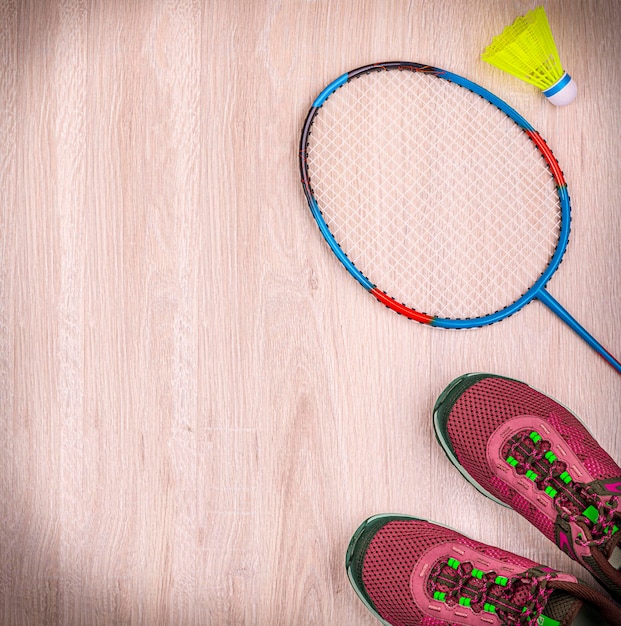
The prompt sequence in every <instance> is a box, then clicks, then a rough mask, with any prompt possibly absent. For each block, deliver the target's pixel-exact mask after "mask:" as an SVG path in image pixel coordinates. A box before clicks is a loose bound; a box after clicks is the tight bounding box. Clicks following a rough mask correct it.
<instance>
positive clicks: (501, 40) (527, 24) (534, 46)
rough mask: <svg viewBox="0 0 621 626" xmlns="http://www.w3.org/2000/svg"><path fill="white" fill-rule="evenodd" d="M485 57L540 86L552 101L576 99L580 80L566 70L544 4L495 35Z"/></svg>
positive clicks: (502, 68)
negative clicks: (577, 80) (572, 76)
mask: <svg viewBox="0 0 621 626" xmlns="http://www.w3.org/2000/svg"><path fill="white" fill-rule="evenodd" d="M481 58H482V59H483V60H484V61H486V62H487V63H490V64H491V65H494V66H496V67H498V68H500V69H501V70H503V71H505V72H508V73H509V74H512V75H513V76H516V77H517V78H519V79H521V80H523V81H525V82H527V83H530V84H531V85H535V86H536V87H539V89H541V90H542V91H543V95H544V96H545V97H546V98H547V99H548V100H549V101H550V102H552V104H555V105H557V106H564V105H566V104H569V103H570V102H572V101H573V99H574V98H575V97H576V93H577V91H578V89H577V86H576V83H575V82H574V80H573V79H572V78H571V76H569V74H568V73H567V72H565V71H564V70H563V67H562V66H561V60H560V58H559V54H558V51H557V49H556V44H555V43H554V38H553V37H552V31H551V30H550V24H549V23H548V18H547V17H546V13H545V11H544V9H543V7H537V8H536V9H533V10H532V11H529V12H528V13H527V14H526V15H523V16H521V17H518V18H517V19H516V20H515V22H513V24H511V25H510V26H507V27H506V28H505V29H504V30H503V31H502V33H500V35H498V36H496V37H494V39H493V40H492V43H490V45H489V46H487V48H486V49H485V51H484V52H483V54H482V55H481Z"/></svg>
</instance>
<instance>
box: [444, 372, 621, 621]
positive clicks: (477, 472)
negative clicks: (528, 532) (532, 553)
mask: <svg viewBox="0 0 621 626" xmlns="http://www.w3.org/2000/svg"><path fill="white" fill-rule="evenodd" d="M433 421H434V428H435V431H436V436H437V438H438V441H439V442H440V445H441V446H442V447H443V448H444V451H445V452H446V454H447V456H448V457H449V459H450V460H451V462H452V463H453V464H454V465H455V466H456V467H457V469H458V470H459V471H460V472H461V473H462V474H463V475H464V477H465V478H466V479H467V480H468V481H469V482H471V483H472V484H473V485H474V486H475V487H476V488H477V489H478V490H479V491H480V492H481V493H483V494H484V495H486V496H488V497H489V498H491V499H492V500H495V501H496V502H498V503H500V504H504V505H505V506H509V507H511V508H513V509H515V510H516V511H517V512H518V513H520V514H521V515H523V516H524V517H525V518H526V519H527V520H529V521H530V522H531V523H532V524H534V525H535V526H536V527H537V528H538V529H539V530H540V531H541V532H542V533H543V534H544V535H545V536H546V537H548V539H550V540H551V541H553V542H554V543H556V545H557V546H558V547H559V548H560V549H561V550H563V552H565V553H567V554H568V555H569V556H570V557H571V558H572V559H574V560H575V561H577V562H578V563H580V564H581V565H583V566H584V567H585V568H586V569H587V570H588V571H589V572H590V573H591V574H592V575H593V576H594V577H595V578H596V579H597V580H598V581H599V582H600V583H601V584H602V585H603V586H604V587H606V589H608V591H609V592H610V593H611V594H612V595H613V596H615V598H616V599H617V600H618V601H619V600H621V571H620V568H621V547H620V546H619V542H620V540H621V532H619V528H621V503H620V501H619V494H621V468H620V467H619V466H618V465H617V464H616V463H615V462H614V461H613V460H612V459H611V458H610V456H609V455H608V454H607V453H606V452H605V451H604V450H602V448H601V447H600V446H599V444H598V443H597V442H596V441H595V439H593V437H592V436H591V434H590V433H589V432H588V431H587V429H586V428H585V427H584V426H583V424H582V423H581V422H580V421H579V420H578V418H577V417H576V416H575V415H574V414H573V413H571V412H570V411H569V410H568V409H566V408H565V407H564V406H562V405H560V404H559V403H558V402H556V401H555V400H553V399H552V398H550V397H548V396H546V395H544V394H543V393H540V392H539V391H536V390H535V389H533V388H532V387H529V386H528V385H526V384H525V383H522V382H519V381H516V380H512V379H509V378H503V377H500V376H494V375H491V374H466V375H465V376H462V377H460V378H458V379H456V380H454V381H453V382H452V383H451V384H450V385H449V386H448V387H447V388H446V389H445V390H444V392H443V393H442V395H441V396H440V397H439V398H438V401H437V402H436V406H435V410H434V420H433ZM619 623H620V624H621V622H619Z"/></svg>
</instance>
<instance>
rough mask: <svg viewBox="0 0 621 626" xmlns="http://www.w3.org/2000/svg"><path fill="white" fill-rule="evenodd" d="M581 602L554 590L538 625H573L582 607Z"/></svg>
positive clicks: (567, 594) (563, 592)
mask: <svg viewBox="0 0 621 626" xmlns="http://www.w3.org/2000/svg"><path fill="white" fill-rule="evenodd" d="M583 604H584V603H583V602H582V600H580V599H579V598H576V597H575V596H572V595H571V594H569V593H566V592H565V591H561V590H558V589H555V590H554V591H553V592H552V595H551V596H550V599H549V600H548V602H547V604H546V606H545V608H544V610H543V613H542V616H541V617H540V618H539V622H538V624H541V626H558V624H573V623H574V620H575V618H576V616H577V615H578V613H579V612H580V609H581V608H582V606H583Z"/></svg>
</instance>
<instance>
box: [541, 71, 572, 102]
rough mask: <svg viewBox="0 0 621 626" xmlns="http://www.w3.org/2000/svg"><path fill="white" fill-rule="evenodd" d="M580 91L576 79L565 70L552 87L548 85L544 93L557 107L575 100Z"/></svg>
mask: <svg viewBox="0 0 621 626" xmlns="http://www.w3.org/2000/svg"><path fill="white" fill-rule="evenodd" d="M577 93H578V86H577V85H576V83H575V81H574V79H573V78H572V77H571V76H570V75H569V74H568V73H567V72H565V73H564V74H563V75H562V76H561V77H560V78H559V79H558V80H557V81H556V82H555V83H554V85H552V87H548V89H546V90H545V91H544V92H543V95H544V96H545V97H546V98H547V99H548V100H549V101H550V102H551V103H552V104H555V105H556V106H557V107H562V106H565V105H566V104H569V103H570V102H573V101H574V99H575V97H576V94H577Z"/></svg>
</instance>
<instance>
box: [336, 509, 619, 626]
mask: <svg viewBox="0 0 621 626" xmlns="http://www.w3.org/2000/svg"><path fill="white" fill-rule="evenodd" d="M346 567H347V573H348V575H349V579H350V581H351V584H352V586H353V587H354V590H355V591H356V593H357V594H358V595H359V596H360V599H361V600H362V601H363V602H364V604H365V605H366V606H367V608H368V609H370V611H371V612H372V613H373V614H374V615H375V616H376V617H377V618H378V619H379V620H380V621H381V622H382V623H383V624H387V625H389V626H455V625H458V624H471V625H473V626H501V625H516V624H521V625H528V626H534V625H535V624H539V625H543V626H559V625H560V624H562V626H570V625H572V626H587V625H593V626H618V625H619V624H621V609H620V608H619V607H617V606H616V605H615V604H614V602H613V601H612V600H610V599H609V598H608V597H607V596H605V595H604V594H603V593H600V592H599V591H596V590H594V589H591V588H590V587H588V586H587V585H585V584H584V583H581V582H579V581H578V580H577V579H576V578H575V577H574V576H571V575H569V574H563V573H561V572H557V571H555V570H552V569H550V568H548V567H544V566H542V565H539V564H538V563H535V562H534V561H531V560H529V559H525V558H523V557H520V556H517V555H515V554H511V553H510V552H505V551H504V550H501V549H499V548H494V547H491V546H487V545H485V544H482V543H479V542H478V541H474V540H472V539H469V538H468V537H465V536H464V535H461V534H459V533H458V532H456V531H454V530H451V529H449V528H445V527H444V526H439V525H437V524H433V523H431V522H428V521H425V520H420V519H416V518H414V517H408V516H404V515H377V516H375V517H371V518H369V519H368V520H367V521H366V522H364V523H363V524H362V526H360V528H358V530H357V531H356V533H355V534H354V536H353V538H352V539H351V541H350V544H349V548H348V550H347V558H346Z"/></svg>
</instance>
